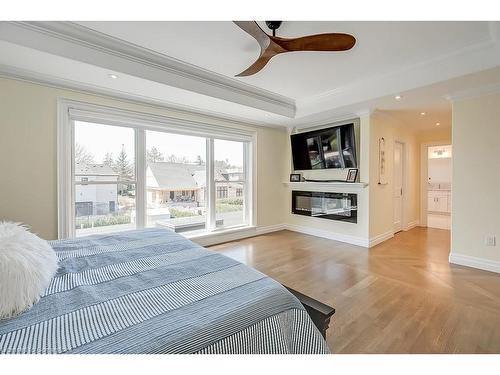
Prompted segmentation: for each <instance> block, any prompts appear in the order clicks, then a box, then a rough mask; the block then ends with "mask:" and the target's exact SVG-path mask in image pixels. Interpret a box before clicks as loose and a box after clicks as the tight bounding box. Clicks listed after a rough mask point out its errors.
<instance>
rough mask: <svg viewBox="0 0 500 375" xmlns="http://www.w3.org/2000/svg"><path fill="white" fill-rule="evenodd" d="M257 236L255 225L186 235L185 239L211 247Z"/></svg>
mask: <svg viewBox="0 0 500 375" xmlns="http://www.w3.org/2000/svg"><path fill="white" fill-rule="evenodd" d="M257 234H258V233H257V227H256V226H255V225H239V226H236V227H232V228H223V229H217V230H214V231H213V232H206V233H195V234H186V235H185V237H186V238H187V239H189V240H191V241H193V242H196V243H198V244H199V245H202V246H210V245H215V244H219V243H223V242H228V241H234V240H237V239H240V238H244V237H251V236H254V235H255V236H256V235H257Z"/></svg>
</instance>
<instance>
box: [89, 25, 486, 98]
mask: <svg viewBox="0 0 500 375" xmlns="http://www.w3.org/2000/svg"><path fill="white" fill-rule="evenodd" d="M80 24H82V25H84V26H86V27H89V28H92V29H94V30H97V31H100V32H103V33H105V34H108V35H112V36H114V37H117V38H120V39H123V40H126V41H129V42H131V43H134V44H137V45H139V46H143V47H146V48H149V49H152V50H154V51H157V52H160V53H162V54H165V55H167V56H171V57H174V58H176V59H179V60H182V61H186V62H188V63H191V64H194V65H197V66H199V67H202V68H205V69H208V70H211V71H214V72H216V73H220V74H223V75H225V76H228V77H234V76H235V75H236V74H238V73H240V72H241V71H243V70H245V69H246V68H247V67H248V66H250V65H251V64H252V63H253V62H254V61H255V60H256V59H257V58H258V56H259V52H260V48H259V45H258V44H257V42H256V41H255V39H254V38H253V37H251V36H250V35H248V34H247V33H246V32H244V31H243V30H241V29H240V28H239V27H238V26H236V25H235V24H234V23H233V22H229V21H221V22H216V21H213V22H193V21H191V22H180V21H177V22H120V21H116V22H81V23H80ZM261 27H262V28H263V29H264V30H266V31H269V29H267V28H266V26H265V24H264V23H261ZM331 32H344V33H349V34H352V35H354V36H355V38H356V39H357V43H356V45H355V47H354V48H353V49H352V50H350V51H347V52H294V53H288V54H283V55H279V56H276V57H274V58H273V59H272V60H271V62H270V63H269V64H268V65H267V66H266V67H265V68H264V69H263V70H261V71H260V72H259V73H257V74H255V75H253V76H249V77H238V78H236V79H238V80H241V81H243V82H246V83H249V84H251V85H254V86H257V87H261V88H264V89H266V90H269V91H272V92H275V93H278V94H282V95H285V96H288V97H291V98H293V99H303V98H306V97H309V96H311V95H318V94H321V93H324V92H326V91H330V90H332V89H335V88H338V87H341V86H344V85H346V84H349V83H351V82H354V81H361V80H364V79H367V78H369V77H371V76H374V75H381V74H386V73H389V72H391V71H393V70H395V69H402V68H404V67H407V66H412V65H416V64H419V63H422V62H424V61H429V60H432V59H436V58H439V57H441V56H445V55H447V54H449V53H451V52H454V51H457V50H460V49H463V48H464V47H468V46H471V45H475V44H478V43H481V42H485V41H487V40H488V39H489V38H490V34H489V32H490V31H489V25H488V23H487V22H303V21H288V22H283V24H282V25H281V27H280V28H279V29H278V31H277V35H278V36H282V37H299V36H304V35H310V34H320V33H331Z"/></svg>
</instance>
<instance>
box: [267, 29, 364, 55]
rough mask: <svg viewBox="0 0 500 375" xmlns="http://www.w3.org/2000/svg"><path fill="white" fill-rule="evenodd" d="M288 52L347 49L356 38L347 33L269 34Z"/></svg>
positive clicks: (352, 44) (270, 37)
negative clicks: (290, 35)
mask: <svg viewBox="0 0 500 375" xmlns="http://www.w3.org/2000/svg"><path fill="white" fill-rule="evenodd" d="M269 39H271V40H272V41H273V42H275V43H276V44H278V45H280V46H281V47H282V48H283V49H285V50H286V51H288V52H294V51H347V50H349V49H351V48H352V47H354V45H355V44H356V38H354V37H353V36H352V35H349V34H341V33H330V34H316V35H309V36H304V37H300V38H278V37H273V36H269Z"/></svg>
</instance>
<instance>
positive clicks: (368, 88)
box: [296, 23, 500, 118]
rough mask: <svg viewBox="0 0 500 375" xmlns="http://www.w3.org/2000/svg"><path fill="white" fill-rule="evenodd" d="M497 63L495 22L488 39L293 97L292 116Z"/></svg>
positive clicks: (499, 42)
mask: <svg viewBox="0 0 500 375" xmlns="http://www.w3.org/2000/svg"><path fill="white" fill-rule="evenodd" d="M499 65H500V30H499V26H498V25H496V24H495V23H490V35H489V38H488V39H487V40H485V41H483V42H480V43H476V44H473V45H468V46H465V47H463V48H461V49H459V50H455V51H453V52H450V53H447V54H444V55H442V56H440V57H437V58H433V59H430V60H427V61H423V62H420V63H418V64H414V65H412V66H408V67H404V68H402V69H398V70H395V71H392V72H390V73H384V74H379V75H376V76H373V77H370V78H368V79H362V80H359V81H357V82H353V83H351V84H348V85H345V86H341V87H337V88H335V89H333V90H330V91H326V92H323V93H320V94H317V95H313V96H309V97H306V98H303V99H300V100H297V102H296V105H297V114H296V117H298V118H300V117H306V116H309V115H312V114H317V113H320V112H326V111H328V110H330V109H332V108H342V107H346V106H349V105H352V104H353V103H362V102H368V101H370V100H373V99H377V98H380V97H384V96H390V95H395V94H398V93H402V92H405V91H408V90H412V89H417V88H419V87H424V86H428V85H431V84H435V83H438V82H442V81H446V80H449V79H452V78H456V77H460V76H463V75H466V74H470V73H474V72H479V71H482V70H486V69H490V68H493V67H496V66H499Z"/></svg>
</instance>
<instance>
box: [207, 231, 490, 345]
mask: <svg viewBox="0 0 500 375" xmlns="http://www.w3.org/2000/svg"><path fill="white" fill-rule="evenodd" d="M449 248H450V232H449V231H447V230H441V229H427V228H415V229H412V230H411V231H408V232H402V233H399V234H397V235H396V236H395V237H394V238H393V239H391V240H389V241H386V242H384V243H382V244H380V245H378V246H376V247H374V248H372V249H369V250H368V249H365V248H362V247H358V246H354V245H349V244H345V243H341V242H336V241H332V240H327V239H323V238H318V237H313V236H308V235H304V234H300V233H295V232H290V231H280V232H275V233H270V234H267V235H263V236H258V237H253V238H248V239H244V240H240V241H234V242H229V243H225V244H221V245H217V246H213V247H211V249H212V250H216V251H220V252H221V253H223V254H225V255H227V256H229V257H232V258H234V259H237V260H239V261H241V262H243V263H245V264H248V265H250V266H252V267H254V268H256V269H258V270H259V271H261V272H263V273H265V274H267V275H269V276H270V277H272V278H274V279H276V280H277V281H279V282H281V283H282V284H286V285H288V286H290V287H291V288H293V289H296V290H298V291H300V292H302V293H304V294H307V295H309V296H311V297H313V298H315V299H318V300H320V301H322V302H324V303H326V304H329V305H331V306H333V307H335V309H336V313H335V315H334V316H333V319H332V323H331V328H330V329H329V330H328V336H327V340H328V344H329V346H330V348H331V350H332V351H333V352H334V353H500V275H499V274H495V273H491V272H486V271H480V270H476V269H472V268H467V267H461V266H455V265H450V264H449V263H448V252H449Z"/></svg>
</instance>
